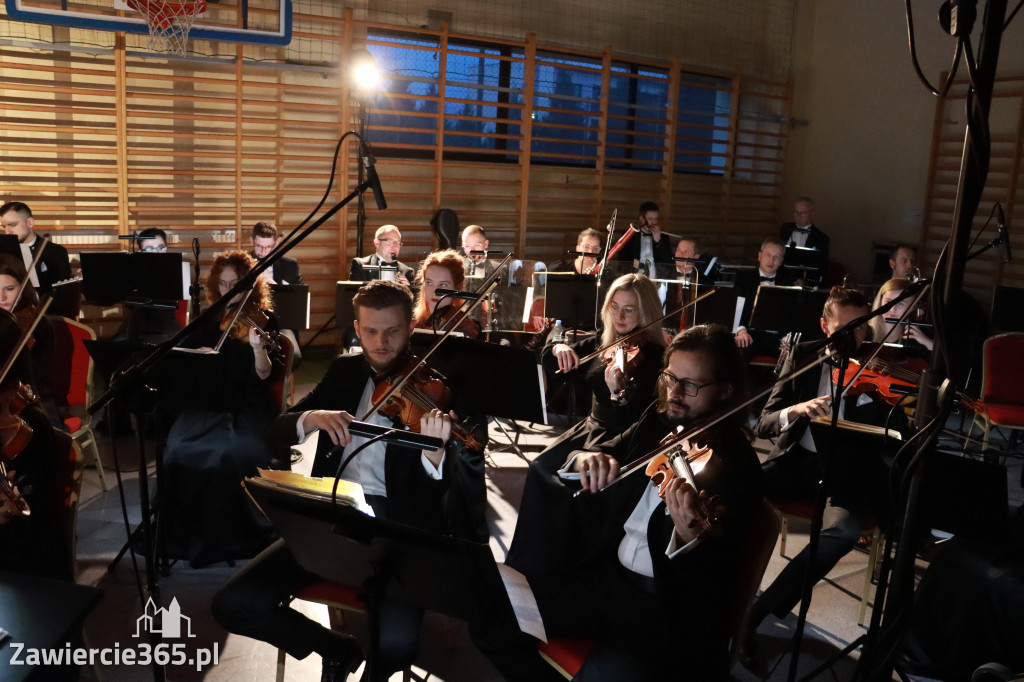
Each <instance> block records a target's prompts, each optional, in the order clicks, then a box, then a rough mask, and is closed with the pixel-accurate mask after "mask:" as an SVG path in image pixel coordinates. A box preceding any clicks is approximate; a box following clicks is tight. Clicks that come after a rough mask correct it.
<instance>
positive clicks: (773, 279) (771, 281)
mask: <svg viewBox="0 0 1024 682" xmlns="http://www.w3.org/2000/svg"><path fill="white" fill-rule="evenodd" d="M761 281H762V282H768V283H769V284H775V278H774V277H762V278H761Z"/></svg>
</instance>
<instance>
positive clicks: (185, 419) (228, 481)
mask: <svg viewBox="0 0 1024 682" xmlns="http://www.w3.org/2000/svg"><path fill="white" fill-rule="evenodd" d="M255 264H256V261H255V260H254V259H253V258H252V256H250V255H249V254H247V253H245V252H244V251H227V252H225V253H221V254H219V255H218V256H217V257H216V258H215V259H214V262H213V267H212V268H211V270H210V275H209V277H207V280H206V291H207V296H208V298H209V301H210V303H214V302H216V301H217V300H219V299H220V298H221V297H222V296H224V295H225V294H227V293H228V292H229V291H230V289H231V288H232V287H233V286H234V285H235V283H236V282H238V280H239V278H241V277H244V276H245V275H246V274H248V272H249V271H250V270H251V269H252V268H253V266H255ZM243 297H244V294H239V295H236V297H235V299H234V300H233V302H234V303H235V304H236V306H237V304H239V303H240V302H241V300H242V298H243ZM270 306H271V303H270V288H269V287H268V285H267V284H266V282H264V281H263V278H262V277H261V278H259V279H257V281H256V286H255V288H254V290H253V292H252V294H251V295H250V296H249V299H248V300H247V301H246V303H245V305H244V307H243V309H242V313H241V314H240V315H239V317H238V321H236V322H235V323H234V324H233V325H231V329H230V330H229V333H228V337H227V338H226V340H225V341H224V343H223V345H222V346H221V348H220V351H219V353H217V354H215V355H208V356H205V357H199V358H197V357H195V356H194V355H190V354H182V355H183V356H187V357H184V358H183V359H182V358H179V359H181V360H182V362H184V363H187V364H185V365H184V367H185V368H186V369H185V370H184V371H194V372H196V373H197V376H195V377H191V378H190V377H187V376H186V377H184V378H181V377H178V378H177V381H176V383H177V384H178V385H179V386H193V385H194V386H196V387H197V388H198V390H194V391H192V392H191V393H190V394H189V395H186V396H183V397H182V398H180V399H181V400H183V401H185V402H184V405H185V409H184V410H183V411H182V413H181V415H180V416H179V417H178V419H177V420H176V421H175V422H174V424H173V426H172V427H171V431H170V433H169V434H168V437H167V450H166V452H165V454H164V462H165V464H164V476H165V480H166V482H167V484H166V485H165V486H164V489H165V491H166V495H167V499H166V500H165V503H164V509H167V510H168V512H167V521H168V543H167V547H168V552H169V554H170V556H172V557H175V558H186V559H188V560H189V562H190V563H191V564H192V565H193V566H194V567H198V566H203V565H207V564H210V563H214V562H217V561H224V560H229V559H239V558H245V557H250V556H252V555H253V554H255V553H256V552H258V551H259V550H260V549H262V548H263V547H265V546H266V545H267V544H268V543H269V542H270V541H271V540H272V539H273V532H272V530H271V528H270V525H269V522H267V520H266V519H265V518H264V517H263V515H262V514H260V513H259V512H258V511H257V510H256V509H255V507H254V506H253V505H252V504H251V502H250V501H249V499H248V498H247V496H246V495H245V493H244V492H243V490H242V488H241V486H240V485H239V483H240V482H241V480H242V478H244V477H246V476H255V475H256V469H257V467H264V468H265V467H268V466H270V463H271V452H270V449H269V447H268V446H267V445H266V443H265V442H264V440H263V437H262V434H263V430H264V428H265V427H266V426H267V424H269V423H270V421H271V419H273V417H274V415H275V414H277V406H276V405H275V404H274V399H273V396H272V393H271V382H270V377H271V372H272V369H273V366H272V364H271V360H270V356H269V355H268V352H267V349H266V348H265V347H264V342H263V340H262V338H261V336H260V335H259V333H258V332H257V331H256V330H255V329H253V328H252V325H251V324H249V323H248V322H243V321H242V320H243V319H247V320H250V321H251V320H253V318H256V317H263V316H264V315H266V316H267V317H268V318H269V322H268V326H271V327H275V326H276V325H275V322H274V320H273V318H272V317H270V315H269V314H268V313H269V308H270ZM234 312H235V311H234V310H233V309H232V308H231V307H230V306H229V307H228V308H227V309H226V311H225V313H224V316H223V318H222V320H221V321H220V322H219V323H213V324H209V325H207V326H206V327H205V328H201V329H199V330H197V331H196V332H195V333H194V334H193V335H191V336H190V337H189V338H188V339H187V340H186V342H185V343H184V344H183V346H187V347H192V348H212V347H214V346H216V344H217V342H218V341H219V339H220V337H221V335H222V334H223V333H224V330H222V327H224V328H225V329H227V327H228V326H229V324H230V323H231V320H232V319H234ZM243 316H244V318H243ZM190 361H195V362H190ZM197 363H202V364H197ZM190 368H191V369H190Z"/></svg>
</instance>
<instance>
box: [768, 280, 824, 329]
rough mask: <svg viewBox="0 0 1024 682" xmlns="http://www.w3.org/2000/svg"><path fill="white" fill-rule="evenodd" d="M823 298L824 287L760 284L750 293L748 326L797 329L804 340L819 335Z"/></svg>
mask: <svg viewBox="0 0 1024 682" xmlns="http://www.w3.org/2000/svg"><path fill="white" fill-rule="evenodd" d="M827 298H828V292H827V291H825V290H817V289H806V288H803V287H777V286H768V285H764V284H762V285H761V286H759V287H758V288H757V295H756V296H755V297H754V310H753V312H751V313H750V326H751V327H752V328H753V329H765V330H772V331H777V332H781V333H786V332H800V333H801V334H802V338H803V340H806V341H809V340H811V339H818V338H821V322H820V321H821V311H822V309H823V308H824V307H825V300H826V299H827Z"/></svg>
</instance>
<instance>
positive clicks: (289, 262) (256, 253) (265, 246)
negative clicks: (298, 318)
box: [250, 220, 303, 284]
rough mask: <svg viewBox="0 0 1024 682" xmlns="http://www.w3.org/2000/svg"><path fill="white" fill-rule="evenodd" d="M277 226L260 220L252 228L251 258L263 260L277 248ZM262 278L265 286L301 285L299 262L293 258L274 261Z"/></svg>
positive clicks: (285, 257) (278, 239)
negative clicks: (265, 283) (265, 282)
mask: <svg viewBox="0 0 1024 682" xmlns="http://www.w3.org/2000/svg"><path fill="white" fill-rule="evenodd" d="M278 234H279V233H278V230H277V225H275V224H274V223H272V222H270V221H267V220H261V221H260V222H258V223H256V224H255V225H253V226H252V235H251V237H250V240H251V242H252V252H251V253H252V256H253V258H255V259H256V260H263V259H264V258H266V257H267V254H269V253H270V252H271V251H273V250H274V248H275V247H276V246H277V243H278V242H279V241H280V238H279V236H278ZM263 278H264V279H265V280H266V281H267V284H303V281H302V275H301V274H299V262H298V261H297V260H295V259H294V258H288V257H287V256H282V257H281V258H279V259H277V260H276V261H274V264H273V265H272V266H270V267H269V268H267V269H266V270H264V271H263Z"/></svg>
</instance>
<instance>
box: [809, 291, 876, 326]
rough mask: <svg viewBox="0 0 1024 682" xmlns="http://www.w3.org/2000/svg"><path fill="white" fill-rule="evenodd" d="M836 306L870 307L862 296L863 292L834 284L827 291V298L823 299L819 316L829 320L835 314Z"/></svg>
mask: <svg viewBox="0 0 1024 682" xmlns="http://www.w3.org/2000/svg"><path fill="white" fill-rule="evenodd" d="M836 306H842V307H844V308H865V309H868V310H870V309H871V306H870V305H869V304H868V299H866V298H864V294H862V293H861V292H860V291H859V290H857V289H848V288H846V287H842V286H834V287H832V290H831V291H829V292H828V298H827V299H826V300H825V307H824V309H822V311H821V316H822V317H823V318H825V319H826V320H831V319H832V318H834V317H835V316H836Z"/></svg>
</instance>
